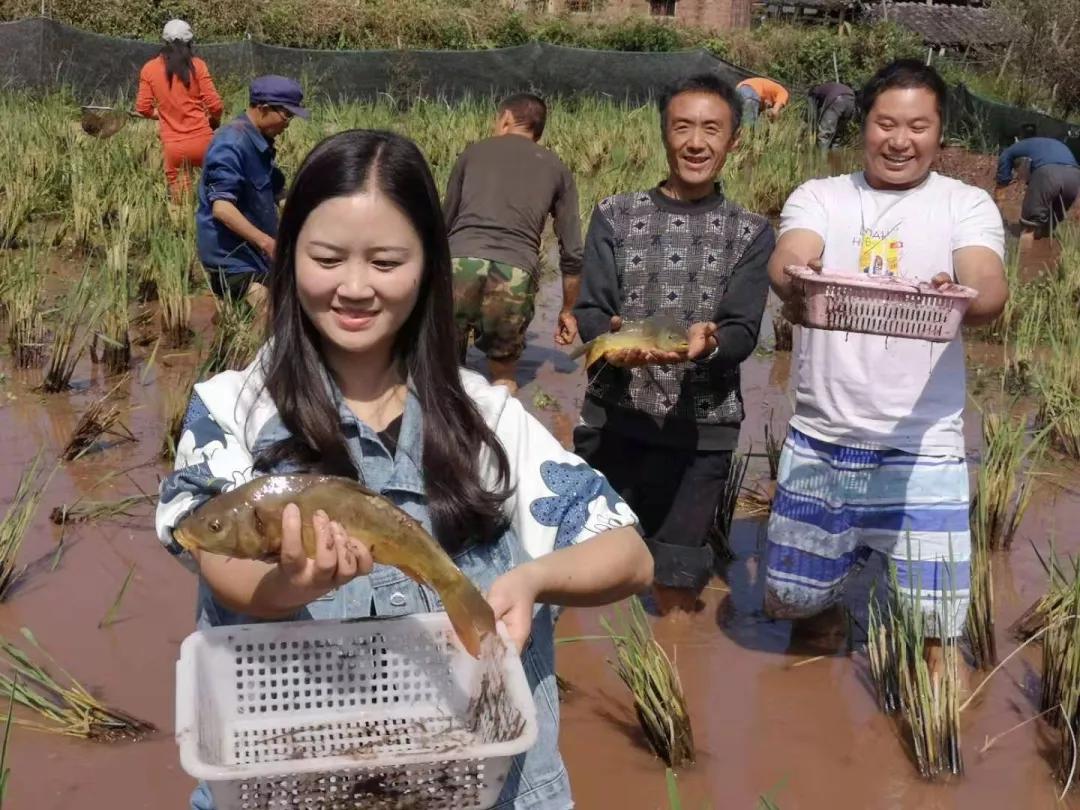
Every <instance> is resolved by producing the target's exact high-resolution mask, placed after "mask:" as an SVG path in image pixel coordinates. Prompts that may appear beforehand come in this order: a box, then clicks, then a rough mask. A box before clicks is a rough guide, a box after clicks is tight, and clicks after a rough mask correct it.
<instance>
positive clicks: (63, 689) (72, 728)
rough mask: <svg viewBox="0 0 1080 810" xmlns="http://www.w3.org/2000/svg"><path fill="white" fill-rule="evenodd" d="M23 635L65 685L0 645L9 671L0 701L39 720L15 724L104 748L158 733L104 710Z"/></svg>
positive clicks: (1, 681) (0, 685) (1, 682)
mask: <svg viewBox="0 0 1080 810" xmlns="http://www.w3.org/2000/svg"><path fill="white" fill-rule="evenodd" d="M22 634H23V637H24V638H26V640H27V641H29V642H30V644H31V645H32V646H33V647H34V648H35V649H36V650H37V651H38V654H39V655H40V656H42V657H44V658H48V659H49V661H50V662H51V663H52V664H53V665H54V666H55V668H56V670H57V671H58V672H59V673H60V675H61V676H62V677H63V679H64V681H66V683H65V682H62V681H60V680H57V679H56V678H55V677H54V676H53V675H52V674H50V672H49V671H48V670H47V669H46V668H45V667H44V666H43V665H41V664H39V663H37V662H36V661H35V660H34V658H33V657H32V656H31V654H30V653H28V652H27V651H26V650H24V649H22V648H20V647H19V646H18V645H16V644H14V643H13V642H11V641H8V640H7V639H0V655H2V656H3V658H4V659H6V660H5V661H4V663H5V664H6V665H7V672H3V673H0V696H4V697H7V698H8V700H9V702H10V701H13V702H14V703H15V704H16V705H17V706H19V707H21V708H24V709H28V710H30V711H31V712H33V713H34V714H36V715H37V716H38V719H37V720H33V721H31V720H20V719H19V718H15V721H14V722H16V723H18V724H19V725H22V726H26V727H28V728H32V729H35V730H37V731H44V732H49V733H52V734H62V735H65V736H69V737H81V738H83V739H88V740H101V741H105V742H112V741H117V740H138V739H141V738H143V737H145V736H146V735H147V734H151V733H153V732H154V731H156V729H155V728H154V726H153V724H151V723H148V722H146V721H144V720H140V719H138V718H137V717H133V716H132V715H130V714H128V713H127V712H124V711H121V710H120V709H117V708H114V707H111V706H108V705H106V704H105V703H104V702H103V701H101V700H100V699H98V698H97V697H95V696H94V695H93V694H91V693H90V691H89V690H87V689H86V688H85V687H84V686H83V685H82V684H81V683H79V682H78V681H77V680H75V678H74V677H72V676H71V675H70V674H69V673H68V672H67V671H66V670H64V669H63V668H61V667H60V666H59V665H56V662H55V661H53V660H52V659H51V657H49V656H48V654H47V653H45V651H44V650H42V648H41V646H40V645H39V644H38V643H37V639H35V638H34V635H33V634H32V633H31V632H30V630H29V629H27V628H25V627H24V628H22ZM8 717H11V714H10V712H9V714H8Z"/></svg>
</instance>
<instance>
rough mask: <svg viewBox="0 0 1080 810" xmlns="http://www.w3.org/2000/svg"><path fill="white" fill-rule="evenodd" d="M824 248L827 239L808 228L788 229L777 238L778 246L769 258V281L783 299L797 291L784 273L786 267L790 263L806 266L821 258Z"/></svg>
mask: <svg viewBox="0 0 1080 810" xmlns="http://www.w3.org/2000/svg"><path fill="white" fill-rule="evenodd" d="M824 250H825V240H824V239H822V238H821V236H820V235H819V234H818V233H816V232H815V231H811V230H808V229H806V228H796V229H794V230H790V231H787V232H786V233H784V235H783V236H781V237H780V239H779V240H777V242H776V248H775V249H774V250H773V253H772V256H771V257H770V258H769V282H770V283H771V284H772V288H773V292H775V293H776V295H777V296H778V297H779V298H780V300H781V301H788V300H790V299H791V298H792V297H793V296H795V295H796V293H797V291H796V290H795V288H794V287H793V285H792V283H791V279H790V278H788V276H787V274H786V273H784V268H785V267H787V266H788V265H804V266H805V265H807V264H809V263H810V262H811V261H813V260H815V259H820V258H821V254H822V252H823V251H824Z"/></svg>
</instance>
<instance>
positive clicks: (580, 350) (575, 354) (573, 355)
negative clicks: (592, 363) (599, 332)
mask: <svg viewBox="0 0 1080 810" xmlns="http://www.w3.org/2000/svg"><path fill="white" fill-rule="evenodd" d="M595 342H596V341H595V340H590V341H589V342H588V343H582V344H581V345H580V346H575V347H574V350H573V351H572V352H570V354H569V355H567V356H568V357H569V358H570V359H571V360H577V359H578V358H579V357H581V355H583V354H585V352H587V351H589V349H591V348H592V345H593V344H594V343H595Z"/></svg>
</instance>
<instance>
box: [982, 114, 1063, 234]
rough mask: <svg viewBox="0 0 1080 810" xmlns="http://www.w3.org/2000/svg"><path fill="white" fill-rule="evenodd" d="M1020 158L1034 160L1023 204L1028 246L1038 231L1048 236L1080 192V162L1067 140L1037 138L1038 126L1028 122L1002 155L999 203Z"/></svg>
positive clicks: (999, 161) (998, 178)
mask: <svg viewBox="0 0 1080 810" xmlns="http://www.w3.org/2000/svg"><path fill="white" fill-rule="evenodd" d="M1020 158H1027V159H1028V160H1029V161H1030V162H1031V163H1030V174H1029V175H1028V183H1027V192H1026V193H1025V194H1024V202H1023V204H1022V206H1021V208H1020V226H1021V228H1022V233H1021V236H1020V247H1021V249H1026V248H1028V247H1030V246H1031V243H1032V242H1033V241H1034V239H1035V234H1036V232H1038V234H1039V235H1040V236H1048V235H1049V234H1050V232H1051V231H1052V230H1053V229H1054V227H1055V226H1056V225H1057V224H1058V223H1059V222H1061V221H1062V220H1064V219H1065V215H1066V213H1067V212H1068V210H1069V208H1070V207H1071V206H1072V204H1073V203H1074V202H1075V201H1076V198H1077V196H1080V166H1078V165H1077V162H1076V157H1075V156H1074V155H1073V153H1072V151H1071V150H1070V149H1069V147H1067V146H1066V145H1065V144H1064V143H1062V142H1061V141H1059V140H1057V139H1055V138H1037V137H1035V127H1034V126H1033V125H1031V124H1024V126H1023V127H1022V128H1021V131H1020V138H1019V140H1017V141H1016V143H1014V144H1013V145H1012V146H1010V147H1009V148H1007V149H1005V150H1003V151H1002V153H1001V155H1000V156H999V157H998V171H997V188H996V189H995V190H994V199H995V200H996V201H997V203H998V204H999V205H1000V204H1001V201H1002V198H1003V197H1004V191H1005V188H1006V187H1007V186H1008V185H1009V184H1010V183H1012V181H1013V167H1014V165H1015V164H1016V161H1017V160H1019V159H1020Z"/></svg>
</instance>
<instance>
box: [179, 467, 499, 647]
mask: <svg viewBox="0 0 1080 810" xmlns="http://www.w3.org/2000/svg"><path fill="white" fill-rule="evenodd" d="M290 503H295V504H296V505H297V507H298V508H299V509H300V516H301V521H302V526H303V528H302V530H301V536H302V538H303V543H304V552H305V553H306V554H307V556H308V557H311V558H314V556H315V529H314V526H313V524H312V522H311V521H312V517H313V516H314V514H315V512H316V511H317V510H319V509H322V510H323V511H324V512H325V513H326V514H327V515H328V516H329V518H330V519H331V520H333V521H336V522H337V523H339V524H341V526H342V527H343V528H344V529H345V532H346V533H347V534H348V535H349V536H350V537H354V538H356V539H357V540H359V541H360V542H362V543H364V544H365V545H366V546H367V548H368V550H369V551H370V552H371V557H372V559H373V560H374V561H375V562H377V563H382V564H383V565H392V566H394V567H395V568H397V569H399V570H400V571H402V572H403V573H404V574H406V575H407V576H409V577H410V578H411V579H413V580H415V581H416V582H421V583H425V584H427V585H429V586H430V587H432V588H434V589H435V591H436V592H437V593H438V594H439V598H440V599H442V602H443V606H444V607H445V608H446V613H447V615H448V616H449V617H450V622H451V624H453V626H454V630H455V632H456V633H457V635H458V638H460V639H461V643H462V645H463V646H464V647H465V649H466V650H468V651H469V653H470V654H472V655H473V656H474V657H479V654H480V642H481V640H482V639H483V637H485V636H487V635H488V634H492V633H494V632H495V614H494V613H493V612H492V610H491V606H490V605H489V604H488V603H487V600H486V599H484V597H483V595H482V594H481V593H480V591H479V590H477V588H476V586H475V585H473V583H472V582H470V581H469V580H468V579H467V578H466V577H465V575H464V574H463V573H461V569H459V568H458V567H457V566H456V565H454V563H453V561H452V560H451V559H450V556H449V555H448V554H447V553H446V551H445V550H444V549H443V547H442V546H440V545H439V544H438V542H436V540H435V538H433V537H432V536H431V535H430V534H428V533H427V531H426V530H425V529H424V527H423V526H421V525H420V523H419V522H417V521H416V520H414V519H413V518H412V517H410V516H409V515H407V514H406V513H405V512H403V511H402V510H401V509H399V508H398V507H396V506H394V505H393V504H392V503H390V501H388V500H386V499H385V498H383V497H382V496H380V495H377V494H376V493H374V492H372V491H370V490H368V489H366V488H364V487H363V486H361V485H360V484H358V483H357V482H355V481H353V480H350V479H348V478H341V477H337V476H330V475H266V476H262V477H260V478H256V479H254V480H252V481H249V482H248V483H246V484H244V485H243V486H240V487H237V488H236V489H233V490H230V491H228V492H224V493H222V494H220V495H217V496H215V497H213V498H211V499H210V500H209V501H207V502H206V503H204V504H203V505H202V506H200V507H198V508H197V509H196V510H195V511H194V512H192V513H190V514H189V515H187V516H186V517H185V518H184V519H183V520H181V521H180V523H179V524H178V525H177V526H176V528H175V529H173V537H175V538H176V540H177V542H178V543H180V545H181V546H183V547H184V548H186V549H188V550H189V551H190V550H195V549H200V550H202V551H207V552H209V553H211V554H222V555H225V556H227V557H236V558H240V559H245V560H265V559H274V558H276V557H278V556H279V555H280V553H281V515H282V513H283V512H284V510H285V507H286V505H288V504H290Z"/></svg>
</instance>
